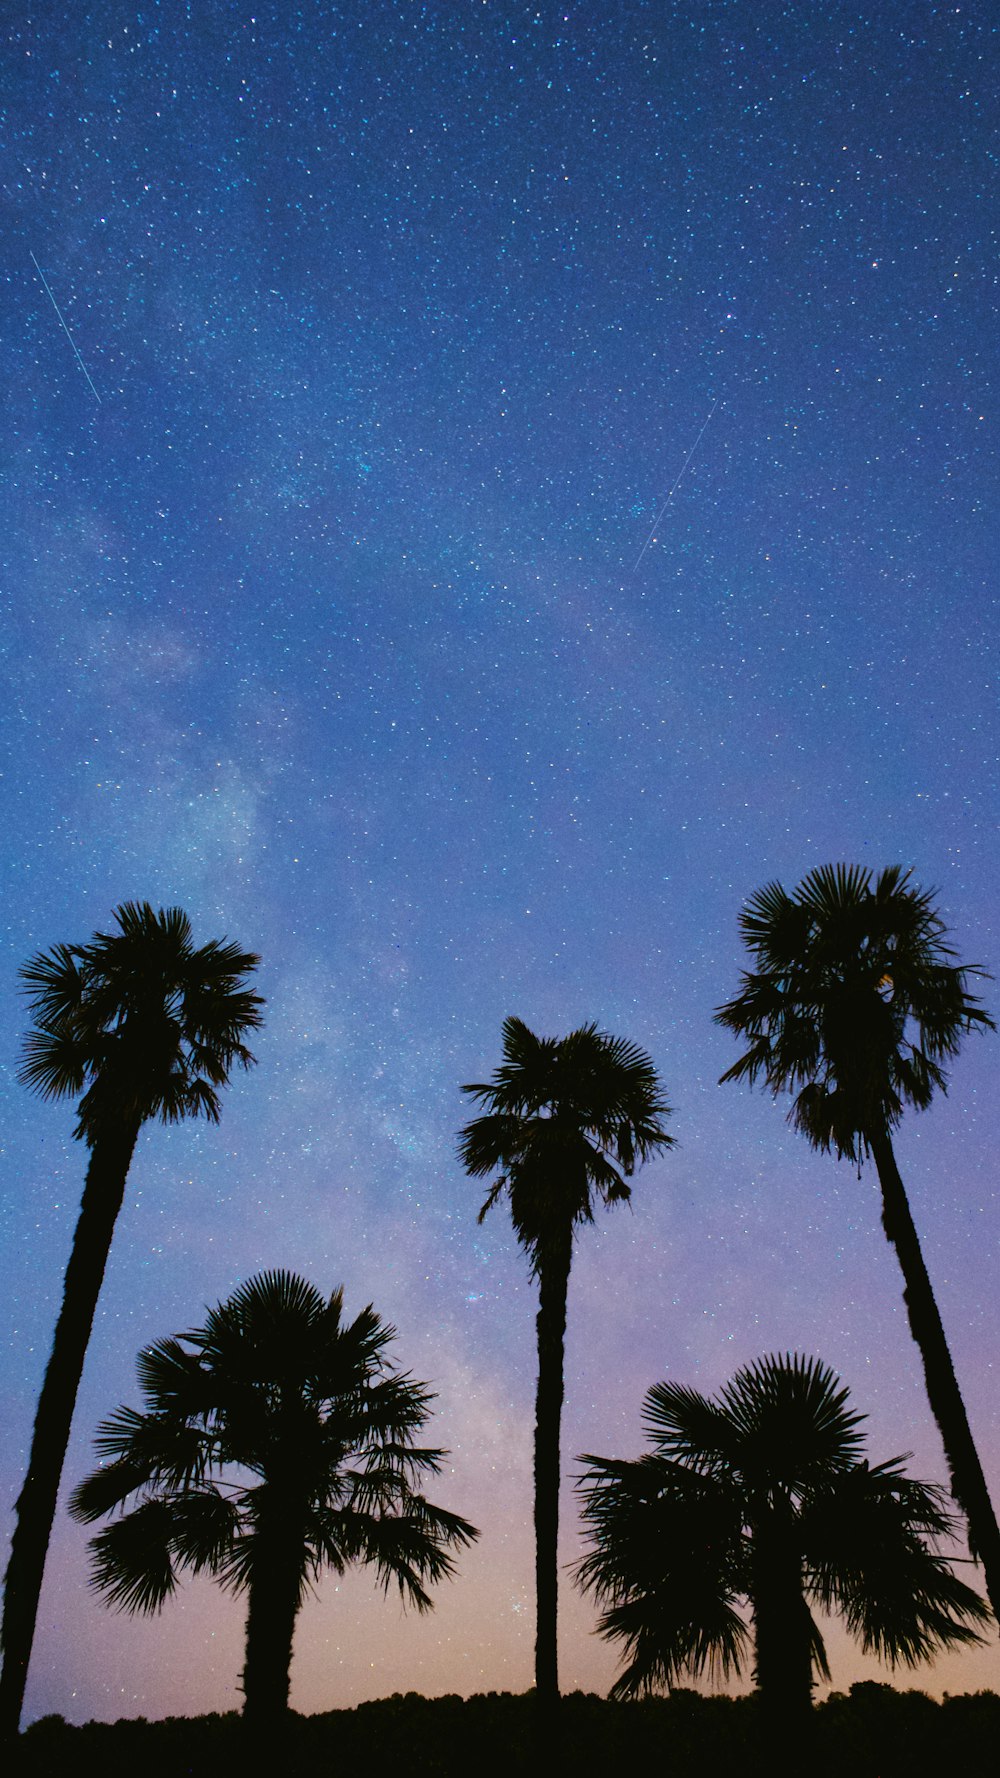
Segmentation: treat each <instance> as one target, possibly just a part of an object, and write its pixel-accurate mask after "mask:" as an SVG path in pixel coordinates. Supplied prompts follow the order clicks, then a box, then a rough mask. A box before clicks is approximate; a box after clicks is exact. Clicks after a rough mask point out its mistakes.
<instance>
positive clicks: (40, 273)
mask: <svg viewBox="0 0 1000 1778" xmlns="http://www.w3.org/2000/svg"><path fill="white" fill-rule="evenodd" d="M28 252H29V253H31V248H30V247H29V248H28ZM31 263H32V265H33V266H34V268H35V270H36V272H37V273H38V276H39V277H40V278H41V280H42V285H43V288H44V290H45V294H46V296H47V297H48V299H49V302H50V303H51V304H52V307H53V308H54V309H55V312H56V314H57V315H58V317H59V325H60V327H61V328H62V330H63V333H64V334H65V335H66V338H67V339H68V340H69V343H70V345H71V346H72V348H73V351H74V352H75V353H76V362H77V364H78V365H79V366H80V369H81V370H82V372H83V374H84V376H85V377H86V379H87V381H88V383H89V384H90V388H91V393H92V395H93V397H94V400H95V401H96V402H97V404H98V406H100V405H101V398H100V396H99V395H98V393H97V390H96V389H95V388H94V379H93V377H92V376H91V374H90V372H89V370H88V369H87V366H86V365H85V364H84V362H83V359H82V358H81V357H80V354H79V352H78V351H77V345H76V341H75V339H74V338H73V335H72V334H71V333H70V330H69V328H68V327H67V326H66V323H65V321H64V320H63V316H62V310H61V308H60V307H59V304H58V303H57V302H56V299H55V297H54V296H53V294H52V292H51V290H50V289H49V286H48V283H47V282H46V278H45V273H44V272H43V271H42V268H41V266H40V265H39V263H38V261H37V259H36V258H35V256H34V254H33V253H31Z"/></svg>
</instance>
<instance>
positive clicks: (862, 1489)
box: [577, 1357, 989, 1740]
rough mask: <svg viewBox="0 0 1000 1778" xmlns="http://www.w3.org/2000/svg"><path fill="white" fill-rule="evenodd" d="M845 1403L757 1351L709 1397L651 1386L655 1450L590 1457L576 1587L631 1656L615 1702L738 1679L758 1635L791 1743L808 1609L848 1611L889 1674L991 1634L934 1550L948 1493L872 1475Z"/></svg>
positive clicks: (775, 1705) (815, 1658)
mask: <svg viewBox="0 0 1000 1778" xmlns="http://www.w3.org/2000/svg"><path fill="white" fill-rule="evenodd" d="M847 1402H848V1391H847V1389H846V1388H844V1387H843V1385H842V1384H841V1383H840V1382H839V1380H838V1379H837V1377H835V1376H834V1374H833V1372H832V1371H830V1370H829V1369H827V1367H826V1366H825V1365H823V1364H821V1363H820V1362H819V1361H818V1360H817V1359H805V1358H801V1357H794V1358H793V1357H784V1358H781V1357H769V1358H763V1359H760V1360H758V1362H757V1363H756V1364H753V1365H749V1366H747V1367H746V1368H745V1369H743V1370H741V1371H738V1372H737V1374H736V1376H735V1377H734V1378H733V1379H732V1381H731V1382H730V1383H728V1384H727V1385H726V1387H725V1388H724V1389H722V1390H721V1391H720V1393H719V1396H718V1397H717V1398H716V1399H715V1400H714V1401H713V1400H710V1399H708V1398H707V1397H705V1396H704V1395H701V1394H699V1392H698V1391H697V1390H695V1389H687V1388H684V1387H682V1386H681V1385H679V1384H676V1383H658V1384H655V1385H654V1387H653V1388H652V1389H650V1391H649V1393H648V1395H647V1396H646V1403H645V1413H644V1422H645V1425H646V1428H647V1431H648V1434H649V1437H650V1440H651V1443H652V1450H651V1451H650V1452H649V1453H647V1455H645V1456H643V1457H640V1458H638V1459H636V1460H634V1461H624V1462H612V1461H611V1460H609V1459H607V1458H603V1457H590V1456H587V1457H583V1458H581V1462H583V1463H586V1464H587V1465H588V1466H589V1467H588V1470H587V1473H586V1474H585V1475H584V1476H582V1477H581V1480H580V1483H579V1486H580V1487H581V1489H582V1493H583V1502H584V1504H583V1520H584V1527H585V1534H586V1536H587V1538H588V1540H589V1542H590V1544H591V1548H590V1551H589V1553H588V1554H587V1555H586V1556H585V1557H584V1558H583V1560H582V1562H581V1563H580V1564H579V1566H578V1568H577V1578H578V1580H579V1581H580V1583H581V1584H582V1585H583V1586H584V1587H585V1588H588V1589H590V1590H591V1591H593V1592H594V1593H595V1594H596V1596H597V1598H598V1600H599V1602H600V1604H601V1605H602V1606H603V1607H604V1615H603V1616H602V1618H601V1620H600V1625H599V1628H600V1631H601V1634H602V1635H604V1636H606V1637H608V1638H609V1639H610V1640H612V1641H616V1642H618V1643H620V1644H622V1645H624V1649H625V1651H626V1654H627V1657H628V1665H627V1666H626V1668H625V1671H624V1672H623V1674H622V1675H621V1678H620V1679H619V1680H618V1681H617V1683H616V1685H615V1687H614V1690H613V1693H612V1696H615V1697H630V1696H634V1695H635V1694H637V1693H642V1692H650V1691H653V1690H655V1689H657V1688H658V1687H661V1686H669V1685H672V1684H673V1683H675V1681H676V1680H677V1679H678V1678H680V1677H681V1675H683V1674H685V1673H688V1674H691V1675H693V1676H696V1677H697V1676H699V1675H702V1674H705V1673H708V1674H709V1675H711V1676H716V1675H718V1676H722V1677H725V1676H728V1675H729V1674H739V1673H740V1672H741V1671H742V1670H743V1668H744V1665H745V1662H746V1659H747V1656H748V1654H749V1649H750V1644H751V1641H752V1643H753V1648H754V1657H755V1665H754V1677H755V1680H756V1683H757V1686H758V1688H759V1691H760V1695H761V1702H762V1704H764V1706H765V1709H766V1711H767V1713H768V1715H769V1717H770V1719H771V1722H772V1724H774V1725H781V1727H782V1730H783V1731H788V1732H790V1734H791V1736H792V1739H793V1740H794V1737H795V1736H796V1735H797V1734H800V1733H801V1732H802V1729H803V1725H804V1724H805V1723H806V1722H807V1721H808V1712H809V1709H810V1706H811V1703H812V1687H813V1682H814V1675H815V1674H817V1673H818V1674H820V1675H822V1676H823V1677H824V1678H829V1671H828V1668H827V1663H826V1655H825V1652H824V1647H823V1638H822V1635H821V1633H820V1630H819V1626H818V1625H817V1623H816V1620H815V1618H814V1616H813V1613H812V1610H811V1609H810V1607H812V1606H818V1607H819V1608H820V1609H821V1610H823V1611H825V1612H830V1611H834V1612H840V1613H841V1614H842V1615H843V1617H844V1619H845V1621H846V1624H847V1627H848V1629H849V1630H850V1632H851V1634H852V1635H853V1636H855V1637H857V1638H858V1640H859V1641H860V1642H861V1644H862V1647H863V1648H864V1649H865V1650H866V1651H867V1652H869V1653H874V1654H876V1655H878V1656H880V1657H881V1658H883V1659H885V1660H887V1661H889V1662H890V1663H891V1664H893V1665H895V1664H897V1663H903V1664H904V1665H907V1666H913V1665H915V1664H916V1663H917V1662H918V1661H922V1660H926V1659H928V1658H929V1657H930V1656H932V1655H933V1654H934V1652H935V1651H936V1650H938V1649H941V1648H949V1647H956V1646H961V1645H963V1644H966V1643H971V1642H976V1641H978V1640H980V1638H979V1633H978V1628H977V1626H978V1625H980V1624H982V1623H983V1622H984V1621H985V1622H988V1621H989V1612H988V1610H987V1608H986V1606H985V1604H984V1602H983V1600H982V1599H981V1598H980V1597H979V1595H978V1593H975V1592H974V1591H973V1590H972V1588H971V1587H968V1586H966V1585H965V1583H964V1582H962V1581H960V1580H958V1579H957V1578H956V1576H955V1575H954V1574H953V1572H952V1570H951V1568H950V1567H949V1565H948V1563H947V1561H946V1560H945V1559H944V1558H943V1557H942V1556H941V1555H940V1554H938V1553H937V1551H936V1549H935V1548H934V1547H933V1546H934V1540H936V1539H938V1538H944V1537H947V1536H949V1535H950V1533H951V1529H952V1524H951V1520H950V1519H949V1517H948V1514H947V1512H946V1511H945V1509H944V1506H943V1495H942V1491H941V1490H940V1489H938V1488H936V1487H934V1486H932V1485H930V1484H928V1483H925V1482H917V1481H913V1480H911V1479H910V1478H909V1477H907V1476H906V1475H904V1473H903V1469H902V1459H900V1458H894V1459H892V1460H891V1461H890V1462H888V1463H880V1464H878V1465H875V1466H874V1467H869V1465H868V1463H867V1462H866V1461H865V1460H864V1458H863V1456H862V1449H863V1443H864V1440H863V1434H862V1433H860V1431H859V1430H858V1428H859V1424H860V1422H861V1420H862V1419H863V1418H864V1416H863V1415H861V1414H857V1413H855V1412H853V1411H852V1410H850V1409H849V1408H848V1406H847ZM747 1605H748V1606H749V1613H750V1619H751V1623H752V1635H751V1628H750V1627H748V1624H747V1622H746V1621H745V1618H744V1616H743V1607H744V1606H747Z"/></svg>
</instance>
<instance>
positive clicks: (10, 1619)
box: [0, 902, 262, 1741]
mask: <svg viewBox="0 0 1000 1778" xmlns="http://www.w3.org/2000/svg"><path fill="white" fill-rule="evenodd" d="M115 919H116V920H117V923H118V931H117V932H116V933H111V934H108V933H102V932H98V933H95V935H94V937H93V939H92V940H91V942H90V943H89V944H85V945H57V946H55V948H54V949H53V950H51V951H47V952H41V953H40V954H39V955H38V956H36V957H34V958H32V960H31V962H30V963H28V964H26V965H25V967H24V969H23V970H22V971H21V974H22V977H23V979H24V981H25V982H26V983H27V991H28V995H29V998H30V1002H31V1006H32V1011H33V1012H34V1015H35V1028H34V1030H33V1031H32V1032H31V1033H30V1035H29V1036H28V1038H27V1040H26V1043H25V1057H24V1063H23V1066H22V1069H21V1079H22V1080H23V1081H24V1082H25V1084H26V1085H27V1086H29V1087H31V1088H33V1089H34V1090H35V1091H36V1092H38V1093H40V1094H41V1096H42V1097H43V1098H45V1099H60V1098H75V1097H76V1096H77V1095H78V1094H80V1095H82V1097H81V1098H80V1102H79V1105H78V1107H77V1126H76V1130H75V1134H76V1135H77V1136H78V1137H79V1138H80V1139H81V1140H82V1141H84V1142H86V1144H87V1146H88V1148H89V1149H90V1161H89V1164H88V1167H87V1178H86V1183H85V1186H84V1192H83V1201H82V1204H81V1207H80V1217H79V1220H78V1222H77V1225H76V1233H75V1234H74V1237H73V1249H72V1253H71V1255H70V1260H69V1265H68V1267H67V1269H66V1277H65V1281H64V1284H63V1301H62V1307H61V1309H60V1311H59V1318H58V1320H57V1322H56V1329H55V1335H54V1338H53V1343H52V1352H51V1355H50V1357H49V1362H48V1366H47V1369H46V1372H45V1379H44V1382H43V1384H42V1391H41V1395H40V1396H39V1401H38V1409H37V1412H36V1415H35V1426H34V1432H33V1435H32V1442H31V1454H30V1457H29V1460H28V1473H27V1476H26V1477H25V1481H24V1486H23V1488H22V1489H21V1494H20V1498H19V1500H18V1502H17V1527H16V1529H15V1532H14V1537H13V1542H12V1545H11V1554H10V1562H9V1564H8V1568H7V1575H6V1579H5V1582H4V1607H3V1628H2V1635H0V1641H2V1646H3V1657H4V1658H3V1674H2V1677H0V1741H9V1740H10V1738H11V1737H12V1736H14V1735H16V1733H17V1729H18V1724H19V1722H20V1716H21V1707H22V1704H23V1701H24V1687H25V1681H26V1679H27V1673H28V1662H29V1660H30V1658H31V1644H32V1641H33V1639H34V1633H35V1619H36V1616H37V1612H38V1600H39V1595H40V1593H41V1586H42V1575H43V1573H44V1569H45V1556H46V1551H47V1549H48V1542H49V1536H50V1534H51V1531H52V1520H53V1517H54V1514H55V1507H56V1497H57V1495H58V1492H59V1480H60V1477H61V1475H62V1467H63V1461H64V1459H65V1456H66V1446H67V1443H68V1441H69V1432H70V1424H71V1421H72V1418H73V1408H74V1405H75V1402H76V1394H77V1389H78V1387H79V1383H80V1375H81V1372H82V1370H83V1361H84V1356H85V1354H86V1350H87V1343H88V1341H89V1339H90V1331H91V1327H92V1325H93V1320H94V1311H95V1308H96V1306H97V1298H98V1295H99V1293H100V1288H101V1282H102V1280H103V1277H104V1268H105V1265H106V1263H107V1258H108V1252H109V1249H110V1246H111V1237H112V1233H113V1231H114V1226H115V1219H116V1217H117V1215H118V1212H119V1210H120V1209H121V1205H122V1199H123V1196H124V1192H125V1180H126V1176H127V1174H128V1169H129V1164H130V1162H131V1159H132V1152H133V1150H134V1148H135V1144H136V1140H137V1138H138V1135H139V1130H140V1128H141V1126H142V1125H143V1124H144V1123H145V1122H146V1120H147V1119H148V1118H160V1119H161V1120H162V1121H163V1122H164V1123H176V1122H178V1121H179V1120H180V1119H181V1118H185V1117H199V1116H200V1117H207V1118H208V1119H210V1121H211V1122H213V1123H217V1122H218V1120H219V1106H220V1100H219V1088H220V1087H223V1086H225V1084H226V1082H227V1081H228V1079H229V1074H230V1071H231V1070H232V1068H233V1066H234V1064H236V1063H239V1064H240V1065H241V1066H242V1067H244V1068H247V1067H249V1066H250V1064H251V1063H252V1061H253V1057H252V1055H251V1054H250V1051H249V1050H248V1049H247V1048H246V1046H245V1044H244V1041H243V1039H244V1037H245V1035H246V1033H247V1032H248V1031H250V1030H253V1029H255V1028H256V1027H257V1026H259V1024H260V1022H261V1012H260V1009H261V1005H262V1002H261V1000H260V998H259V996H258V995H256V994H252V993H250V992H249V990H248V989H247V988H246V987H245V986H244V978H245V977H246V976H247V975H248V974H249V973H250V971H252V970H254V969H255V968H256V967H257V962H258V959H257V957H255V956H254V955H253V954H252V953H251V952H248V951H240V950H238V949H237V947H236V946H235V945H232V944H228V943H226V942H221V943H220V942H217V941H214V940H213V941H212V942H211V943H209V944H206V945H202V946H201V947H200V948H199V949H197V950H196V949H195V948H194V947H193V945H192V943H191V927H190V924H189V922H188V919H187V915H186V914H184V913H182V912H181V910H180V909H179V908H170V909H168V910H165V911H164V910H162V909H161V911H160V912H159V913H154V912H153V909H152V908H151V907H150V906H149V903H148V902H142V903H136V902H126V903H125V905H124V906H123V907H120V908H118V909H117V910H116V913H115Z"/></svg>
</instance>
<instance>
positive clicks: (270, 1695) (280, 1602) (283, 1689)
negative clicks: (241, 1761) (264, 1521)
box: [243, 1515, 302, 1735]
mask: <svg viewBox="0 0 1000 1778" xmlns="http://www.w3.org/2000/svg"><path fill="white" fill-rule="evenodd" d="M258 1541H259V1543H260V1544H261V1545H262V1546H266V1547H262V1548H261V1551H260V1554H259V1556H255V1559H254V1574H253V1579H252V1580H251V1582H250V1602H249V1606H248V1609H247V1644H246V1661H245V1665H244V1668H243V1720H244V1722H245V1723H246V1726H247V1727H248V1728H249V1729H253V1730H255V1731H256V1730H260V1731H261V1732H262V1733H264V1734H265V1735H269V1734H273V1733H274V1732H275V1731H276V1730H278V1729H280V1727H281V1725H282V1723H283V1722H284V1720H285V1718H286V1716H287V1714H288V1690H289V1684H290V1669H291V1664H292V1639H293V1637H294V1635H295V1620H296V1618H297V1616H298V1611H299V1576H300V1570H301V1565H302V1539H301V1538H299V1539H298V1540H296V1538H295V1537H294V1536H293V1535H291V1534H290V1529H289V1520H288V1519H284V1520H282V1519H281V1518H280V1515H279V1522H278V1523H277V1524H276V1526H275V1527H274V1529H273V1530H272V1531H271V1532H270V1533H269V1532H268V1530H267V1529H266V1528H264V1527H262V1528H261V1530H260V1532H259V1533H258Z"/></svg>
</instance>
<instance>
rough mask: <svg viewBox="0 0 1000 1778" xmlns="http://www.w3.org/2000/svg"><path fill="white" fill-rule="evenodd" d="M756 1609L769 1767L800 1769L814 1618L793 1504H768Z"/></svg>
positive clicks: (758, 1542) (758, 1528)
mask: <svg viewBox="0 0 1000 1778" xmlns="http://www.w3.org/2000/svg"><path fill="white" fill-rule="evenodd" d="M753 1576H754V1590H753V1615H754V1641H755V1651H756V1664H755V1667H754V1678H755V1680H756V1683H757V1686H758V1688H759V1691H760V1703H761V1719H762V1722H761V1726H762V1729H763V1736H762V1739H763V1748H762V1752H763V1753H764V1756H765V1764H766V1769H768V1770H770V1771H784V1770H788V1771H794V1770H799V1769H801V1761H802V1758H803V1756H804V1755H805V1753H806V1751H807V1749H808V1745H809V1741H810V1739H811V1727H812V1695H813V1665H812V1637H813V1623H812V1617H811V1616H810V1612H809V1607H808V1606H807V1604H806V1601H805V1594H804V1592H803V1587H802V1559H801V1555H800V1553H799V1549H798V1545H797V1540H796V1538H795V1532H794V1525H793V1523H792V1518H791V1510H790V1509H788V1510H787V1511H784V1510H783V1509H782V1508H781V1506H780V1505H778V1506H776V1505H775V1504H774V1503H770V1504H765V1505H764V1507H763V1508H762V1510H761V1513H760V1515H759V1517H757V1521H756V1525H755V1530H754V1548H753Z"/></svg>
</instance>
